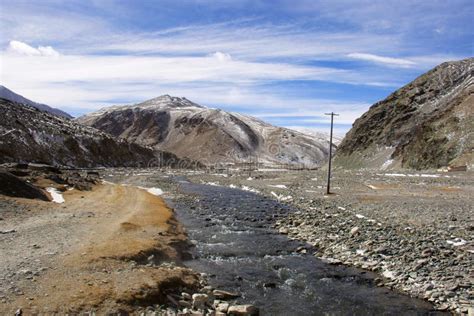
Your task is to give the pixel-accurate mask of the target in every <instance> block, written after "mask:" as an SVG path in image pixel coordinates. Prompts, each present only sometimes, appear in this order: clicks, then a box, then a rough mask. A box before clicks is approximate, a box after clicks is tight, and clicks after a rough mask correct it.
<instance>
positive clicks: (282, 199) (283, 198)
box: [271, 191, 293, 202]
mask: <svg viewBox="0 0 474 316" xmlns="http://www.w3.org/2000/svg"><path fill="white" fill-rule="evenodd" d="M271 194H272V195H273V196H274V197H276V199H277V200H278V202H285V201H291V200H293V197H292V196H291V195H287V196H284V195H283V194H276V193H275V192H273V191H272V192H271Z"/></svg>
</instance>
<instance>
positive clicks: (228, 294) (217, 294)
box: [212, 290, 240, 300]
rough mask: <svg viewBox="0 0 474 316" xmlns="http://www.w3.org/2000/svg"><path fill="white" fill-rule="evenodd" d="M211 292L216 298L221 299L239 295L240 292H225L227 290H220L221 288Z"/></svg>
mask: <svg viewBox="0 0 474 316" xmlns="http://www.w3.org/2000/svg"><path fill="white" fill-rule="evenodd" d="M212 294H214V296H215V297H216V298H218V299H221V300H228V299H232V298H237V297H240V294H238V293H232V292H227V291H222V290H214V291H213V292H212Z"/></svg>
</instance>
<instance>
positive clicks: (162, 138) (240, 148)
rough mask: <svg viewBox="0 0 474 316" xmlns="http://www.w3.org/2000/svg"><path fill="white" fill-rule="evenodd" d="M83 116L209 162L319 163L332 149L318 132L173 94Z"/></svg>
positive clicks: (180, 154)
mask: <svg viewBox="0 0 474 316" xmlns="http://www.w3.org/2000/svg"><path fill="white" fill-rule="evenodd" d="M77 121H78V122H79V123H82V124H85V125H89V126H92V127H95V128H97V129H100V130H103V131H105V132H107V133H109V134H111V135H114V136H117V137H120V138H123V139H126V140H128V141H130V142H136V143H138V144H141V145H146V146H152V147H153V148H155V149H160V150H166V151H169V152H172V153H174V154H176V155H177V156H178V157H188V158H190V159H193V160H198V161H200V162H202V163H204V164H213V163H220V162H237V163H239V162H247V161H249V160H255V159H258V161H259V162H269V163H285V164H286V163H287V164H305V165H306V166H317V165H319V164H321V162H323V161H325V160H326V158H327V151H328V150H327V147H328V142H327V141H321V139H318V138H316V137H313V136H309V135H306V134H304V133H300V132H297V131H293V130H289V129H286V128H281V127H276V126H273V125H270V124H268V123H265V122H263V121H261V120H258V119H256V118H254V117H251V116H247V115H242V114H238V113H231V112H226V111H223V110H220V109H211V108H206V107H203V106H200V105H198V104H196V103H193V102H191V101H189V100H187V99H186V98H178V97H171V96H168V95H163V96H160V97H158V98H154V99H151V100H148V101H145V102H142V103H139V104H133V105H127V106H113V107H108V108H104V109H102V110H99V111H97V112H94V113H91V114H88V115H85V116H83V117H80V118H78V119H77Z"/></svg>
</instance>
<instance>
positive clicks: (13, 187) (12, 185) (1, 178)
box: [0, 170, 51, 201]
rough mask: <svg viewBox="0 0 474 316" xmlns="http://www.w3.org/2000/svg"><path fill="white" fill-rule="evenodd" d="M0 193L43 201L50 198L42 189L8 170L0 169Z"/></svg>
mask: <svg viewBox="0 0 474 316" xmlns="http://www.w3.org/2000/svg"><path fill="white" fill-rule="evenodd" d="M0 195H7V196H11V197H21V198H27V199H40V200H43V201H50V200H51V199H50V197H49V196H48V194H47V193H46V192H45V191H44V190H43V189H41V188H38V187H36V186H34V185H32V184H30V183H28V182H27V181H25V180H23V179H21V178H19V177H17V176H15V175H13V174H11V173H10V172H7V171H2V170H0Z"/></svg>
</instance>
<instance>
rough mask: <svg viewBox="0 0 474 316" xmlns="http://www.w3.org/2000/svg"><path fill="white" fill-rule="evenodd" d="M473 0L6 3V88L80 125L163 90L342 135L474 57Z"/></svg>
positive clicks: (2, 1)
mask: <svg viewBox="0 0 474 316" xmlns="http://www.w3.org/2000/svg"><path fill="white" fill-rule="evenodd" d="M473 16H474V1H472V0H450V1H438V0H420V1H411V0H397V1H394V0H385V1H378V0H370V1H369V0H360V1H355V0H354V1H347V0H340V1H335V0H333V1H331V0H267V1H263V0H249V1H247V0H241V1H239V0H219V1H218V0H215V1H212V0H180V1H176V0H173V1H171V0H170V1H168V0H155V1H152V0H68V1H60V0H41V1H22V0H11V1H10V0H0V84H2V85H4V86H6V87H8V88H9V89H11V90H13V91H15V92H17V93H19V94H21V95H23V96H25V97H27V98H29V99H31V100H33V101H36V102H41V103H45V104H48V105H51V106H54V107H57V108H60V109H62V110H64V111H67V112H68V113H70V114H72V115H74V116H80V115H83V114H86V113H89V112H92V111H94V110H97V109H100V108H103V107H106V106H111V105H118V104H131V103H138V102H141V101H145V100H147V99H150V98H153V97H157V96H160V95H163V94H169V95H173V96H180V97H186V98H188V99H190V100H192V101H194V102H196V103H199V104H201V105H205V106H209V107H213V108H221V109H224V110H228V111H235V112H240V113H245V114H249V115H253V116H256V117H258V118H261V119H263V120H265V121H268V122H270V123H272V124H275V125H279V126H286V127H291V128H297V129H307V130H316V131H322V132H328V131H329V117H327V116H325V115H324V113H327V112H331V111H334V112H336V113H339V114H340V115H339V116H338V117H336V119H335V133H336V134H337V135H340V136H342V135H344V134H345V133H346V132H347V131H348V130H349V129H350V127H351V125H352V123H353V121H354V120H355V119H356V118H357V117H359V116H360V115H362V114H363V113H364V112H365V111H367V110H368V108H369V107H370V105H371V104H373V103H375V102H377V101H379V100H381V99H383V98H385V97H386V96H388V95H389V94H390V93H391V92H393V91H395V90H396V89H398V88H400V87H401V86H403V85H405V84H407V83H408V82H410V81H412V80H413V79H415V78H416V77H417V76H419V75H421V74H422V73H424V72H426V71H427V70H429V69H431V68H432V67H434V66H436V65H437V64H439V63H442V62H445V61H450V60H459V59H463V58H467V57H472V56H474V33H473V30H474V22H473V21H474V19H473V18H472V17H473Z"/></svg>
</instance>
